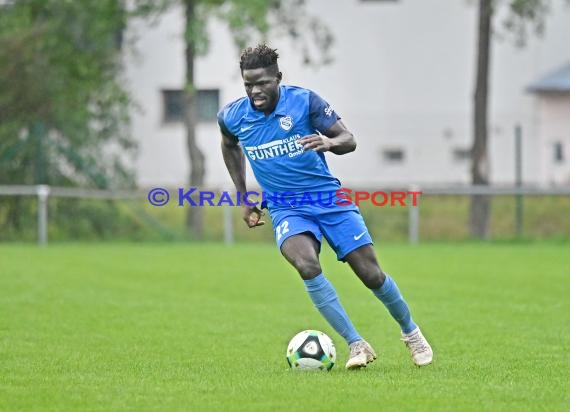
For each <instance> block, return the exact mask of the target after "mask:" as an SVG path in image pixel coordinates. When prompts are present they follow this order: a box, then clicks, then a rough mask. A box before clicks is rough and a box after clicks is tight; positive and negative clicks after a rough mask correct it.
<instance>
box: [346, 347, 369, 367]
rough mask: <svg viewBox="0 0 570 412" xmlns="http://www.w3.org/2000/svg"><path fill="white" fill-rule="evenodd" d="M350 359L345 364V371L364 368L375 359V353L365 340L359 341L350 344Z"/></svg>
mask: <svg viewBox="0 0 570 412" xmlns="http://www.w3.org/2000/svg"><path fill="white" fill-rule="evenodd" d="M349 347H350V358H349V359H348V362H346V369H359V368H364V367H366V365H367V364H368V363H370V362H373V361H374V359H376V353H375V352H374V349H372V346H370V345H369V344H368V342H366V341H365V340H359V341H358V342H354V343H351V344H350V346H349Z"/></svg>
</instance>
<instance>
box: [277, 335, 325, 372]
mask: <svg viewBox="0 0 570 412" xmlns="http://www.w3.org/2000/svg"><path fill="white" fill-rule="evenodd" d="M286 356H287V362H288V363H289V366H290V367H291V368H292V369H298V370H327V371H328V370H331V368H332V367H333V366H334V363H335V361H336V349H335V347H334V344H333V341H332V339H331V338H329V337H328V336H327V335H326V334H325V333H323V332H320V331H318V330H304V331H302V332H299V333H297V334H296V335H295V336H294V337H293V339H291V341H290V342H289V345H288V346H287V354H286Z"/></svg>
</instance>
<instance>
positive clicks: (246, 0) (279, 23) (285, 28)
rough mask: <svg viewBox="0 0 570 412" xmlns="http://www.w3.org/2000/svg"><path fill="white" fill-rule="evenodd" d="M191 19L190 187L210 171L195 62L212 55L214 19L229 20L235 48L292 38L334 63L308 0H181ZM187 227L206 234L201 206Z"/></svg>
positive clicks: (306, 58)
mask: <svg viewBox="0 0 570 412" xmlns="http://www.w3.org/2000/svg"><path fill="white" fill-rule="evenodd" d="M182 1H183V6H184V11H185V18H186V19H185V22H186V32H185V33H186V34H185V40H186V50H185V60H186V79H185V80H186V86H185V101H186V116H185V126H186V142H187V148H188V156H189V159H190V176H189V179H190V186H191V187H202V185H203V184H204V178H205V175H206V165H205V160H204V154H203V152H202V150H201V149H200V148H199V147H198V144H197V142H196V132H195V125H196V119H197V107H196V89H195V87H194V84H195V78H194V64H195V60H196V57H197V56H199V55H202V54H205V53H207V51H208V34H207V32H206V22H207V21H208V19H209V18H218V19H221V20H223V21H225V22H226V23H227V24H228V27H229V29H230V31H231V33H232V35H233V39H234V41H235V44H236V46H237V47H238V48H239V49H241V48H243V47H244V46H246V45H247V44H248V43H249V42H250V41H252V40H254V39H257V40H267V38H268V37H269V36H273V37H276V36H283V35H286V36H288V37H289V38H290V39H291V40H292V41H293V42H294V43H295V44H296V45H297V47H298V48H299V49H300V52H301V53H300V54H301V56H302V59H303V62H304V63H305V64H308V65H320V64H326V63H329V62H330V61H331V58H330V55H329V51H330V48H331V45H332V43H333V37H332V35H331V33H330V32H329V30H328V29H327V27H325V26H324V25H323V24H322V23H321V22H320V21H319V20H318V19H317V18H315V17H312V16H310V15H309V14H307V12H306V7H305V0H269V1H268V0H230V1H227V0H226V1H223V0H182ZM187 210H188V212H187V219H186V222H187V227H188V230H189V231H190V233H192V234H193V236H194V237H195V238H197V239H200V238H201V237H202V235H203V210H202V208H188V209H187Z"/></svg>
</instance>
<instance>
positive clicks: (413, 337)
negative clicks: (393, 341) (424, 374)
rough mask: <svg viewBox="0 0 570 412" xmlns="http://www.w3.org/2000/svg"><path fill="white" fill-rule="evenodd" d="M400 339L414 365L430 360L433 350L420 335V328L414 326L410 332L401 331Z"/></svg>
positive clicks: (420, 364)
mask: <svg viewBox="0 0 570 412" xmlns="http://www.w3.org/2000/svg"><path fill="white" fill-rule="evenodd" d="M402 340H403V341H404V343H405V344H406V347H407V348H408V349H409V351H410V353H411V355H412V360H413V361H414V363H415V364H416V365H418V366H425V365H429V364H430V363H431V362H432V360H433V351H432V349H431V346H430V345H429V343H428V341H427V340H426V338H425V337H424V335H422V332H421V330H420V328H415V329H414V330H413V331H411V332H410V333H402Z"/></svg>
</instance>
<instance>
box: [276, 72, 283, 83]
mask: <svg viewBox="0 0 570 412" xmlns="http://www.w3.org/2000/svg"><path fill="white" fill-rule="evenodd" d="M275 77H277V81H279V82H281V80H282V79H283V73H281V72H277V74H276V75H275Z"/></svg>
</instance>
